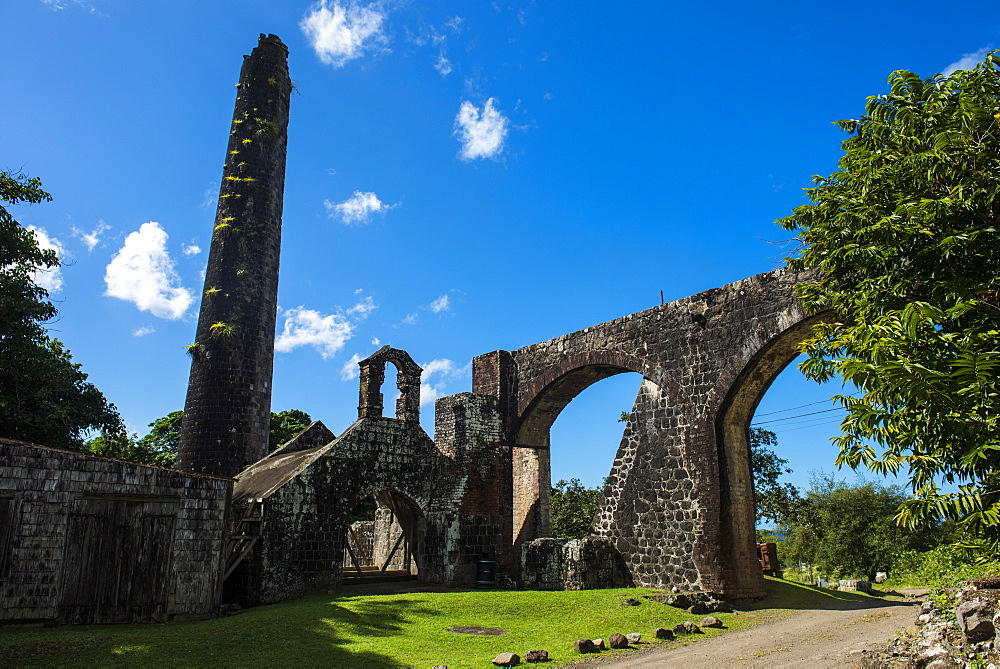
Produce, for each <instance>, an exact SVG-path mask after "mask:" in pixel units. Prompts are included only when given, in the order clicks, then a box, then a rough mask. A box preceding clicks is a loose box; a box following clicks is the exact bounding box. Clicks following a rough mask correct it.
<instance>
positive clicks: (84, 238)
mask: <svg viewBox="0 0 1000 669" xmlns="http://www.w3.org/2000/svg"><path fill="white" fill-rule="evenodd" d="M110 229H111V226H110V225H108V224H106V223H105V222H104V221H98V222H97V227H96V228H94V229H93V230H92V231H91V232H84V231H83V230H80V229H78V228H73V236H74V237H76V238H77V239H79V240H80V241H81V242H83V245H84V246H86V247H87V251H88V252H90V251H93V250H94V247H95V246H97V245H98V244H100V243H101V235H102V234H104V233H105V232H107V231H108V230H110Z"/></svg>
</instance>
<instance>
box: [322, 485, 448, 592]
mask: <svg viewBox="0 0 1000 669" xmlns="http://www.w3.org/2000/svg"><path fill="white" fill-rule="evenodd" d="M399 483H401V482H399V481H396V482H394V483H393V484H388V485H387V484H385V483H381V484H378V483H373V484H369V485H365V486H363V487H362V488H361V489H359V490H358V491H357V492H356V493H355V494H354V495H352V496H351V497H350V502H349V503H348V504H347V505H346V506H345V508H346V509H353V508H355V507H356V506H357V505H358V504H359V503H360V502H361V501H362V500H365V499H368V498H374V500H375V503H376V509H375V514H374V518H373V520H372V521H371V525H370V527H368V528H366V529H365V531H369V532H371V536H370V537H369V538H368V539H367V542H369V543H370V550H371V552H370V553H369V554H368V555H367V558H369V559H368V560H365V559H364V558H362V556H361V555H360V554H359V553H358V550H357V549H358V547H359V543H365V542H366V540H365V539H364V538H363V537H360V536H359V534H360V531H361V528H360V527H358V525H359V523H350V522H345V523H344V525H343V528H342V530H341V531H342V533H343V534H342V536H343V544H344V546H345V549H344V561H343V568H342V573H343V576H344V577H352V576H355V575H357V572H356V569H355V564H354V560H355V559H357V560H359V562H363V563H364V564H362V565H361V566H362V567H366V568H371V567H372V566H374V567H376V568H378V569H386V570H389V571H400V570H402V571H409V572H410V573H411V574H413V575H416V576H418V577H421V575H423V576H424V577H426V573H427V565H428V558H427V550H426V548H427V547H426V542H425V536H426V533H427V509H426V506H427V503H426V500H425V499H423V498H422V497H421V496H420V494H419V493H418V492H417V491H412V490H408V487H409V486H407V485H405V484H403V485H399ZM345 517H346V516H345ZM359 540H360V541H359ZM348 546H350V547H351V550H348V549H347V548H346V547H348ZM352 552H354V555H351V553H352Z"/></svg>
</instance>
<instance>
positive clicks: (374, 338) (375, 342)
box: [372, 337, 382, 346]
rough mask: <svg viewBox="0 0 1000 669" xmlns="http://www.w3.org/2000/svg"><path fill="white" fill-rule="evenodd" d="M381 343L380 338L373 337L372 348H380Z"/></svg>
mask: <svg viewBox="0 0 1000 669" xmlns="http://www.w3.org/2000/svg"><path fill="white" fill-rule="evenodd" d="M381 343H382V342H381V341H379V338H378V337H372V346H378V345H379V344H381Z"/></svg>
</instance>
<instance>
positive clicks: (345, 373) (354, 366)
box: [340, 353, 361, 381]
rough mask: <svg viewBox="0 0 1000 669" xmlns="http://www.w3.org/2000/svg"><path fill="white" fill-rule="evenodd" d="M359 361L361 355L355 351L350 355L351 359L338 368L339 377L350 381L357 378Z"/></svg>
mask: <svg viewBox="0 0 1000 669" xmlns="http://www.w3.org/2000/svg"><path fill="white" fill-rule="evenodd" d="M359 362H361V356H360V355H358V354H357V353H355V354H354V355H352V356H351V359H350V360H348V361H347V362H345V363H344V366H343V367H341V368H340V378H341V379H343V380H344V381H350V380H351V379H356V378H358V372H359V370H358V363H359Z"/></svg>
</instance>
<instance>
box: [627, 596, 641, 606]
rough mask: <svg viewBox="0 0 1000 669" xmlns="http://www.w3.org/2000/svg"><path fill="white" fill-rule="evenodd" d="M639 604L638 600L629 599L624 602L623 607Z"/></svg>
mask: <svg viewBox="0 0 1000 669" xmlns="http://www.w3.org/2000/svg"><path fill="white" fill-rule="evenodd" d="M641 603H642V602H640V601H639V600H638V599H632V598H631V597H629V598H628V599H626V600H625V606H639V604H641Z"/></svg>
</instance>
